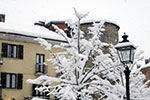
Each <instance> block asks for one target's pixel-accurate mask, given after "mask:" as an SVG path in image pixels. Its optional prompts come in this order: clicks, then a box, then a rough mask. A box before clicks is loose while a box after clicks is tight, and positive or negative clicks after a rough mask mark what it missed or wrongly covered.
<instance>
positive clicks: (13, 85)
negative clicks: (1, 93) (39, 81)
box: [1, 72, 23, 89]
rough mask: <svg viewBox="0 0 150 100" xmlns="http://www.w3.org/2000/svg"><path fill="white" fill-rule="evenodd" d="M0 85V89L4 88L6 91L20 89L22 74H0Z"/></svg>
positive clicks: (21, 86)
mask: <svg viewBox="0 0 150 100" xmlns="http://www.w3.org/2000/svg"><path fill="white" fill-rule="evenodd" d="M8 76H9V79H8ZM8 82H9V83H8ZM1 84H2V88H6V89H22V88H23V74H20V73H18V74H16V73H6V72H1Z"/></svg>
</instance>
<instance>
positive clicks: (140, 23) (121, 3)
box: [0, 0, 150, 58]
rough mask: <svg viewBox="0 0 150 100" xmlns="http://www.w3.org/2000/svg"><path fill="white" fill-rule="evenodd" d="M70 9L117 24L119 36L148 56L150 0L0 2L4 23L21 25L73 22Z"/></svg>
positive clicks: (13, 0)
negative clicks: (59, 21)
mask: <svg viewBox="0 0 150 100" xmlns="http://www.w3.org/2000/svg"><path fill="white" fill-rule="evenodd" d="M73 7H75V8H76V9H77V10H78V11H80V12H83V13H86V12H90V13H89V16H88V17H87V18H86V19H107V20H112V21H113V22H115V23H118V24H119V26H120V31H119V36H120V37H121V36H122V35H123V32H126V34H128V35H129V40H130V41H131V42H132V43H133V44H135V45H137V46H139V48H140V49H141V50H144V51H145V58H149V57H150V45H149V43H150V35H149V34H150V11H149V10H150V0H0V13H2V14H5V15H6V22H11V23H15V24H20V25H24V24H32V25H33V24H34V22H37V21H39V20H43V21H44V20H45V21H46V22H48V21H51V20H66V19H72V20H73V21H76V20H77V19H76V17H75V16H74V14H73V13H74V12H73ZM120 40H121V38H120Z"/></svg>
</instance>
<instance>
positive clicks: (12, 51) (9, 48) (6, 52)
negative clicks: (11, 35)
mask: <svg viewBox="0 0 150 100" xmlns="http://www.w3.org/2000/svg"><path fill="white" fill-rule="evenodd" d="M2 57H8V58H19V59H23V45H14V44H8V43H2Z"/></svg>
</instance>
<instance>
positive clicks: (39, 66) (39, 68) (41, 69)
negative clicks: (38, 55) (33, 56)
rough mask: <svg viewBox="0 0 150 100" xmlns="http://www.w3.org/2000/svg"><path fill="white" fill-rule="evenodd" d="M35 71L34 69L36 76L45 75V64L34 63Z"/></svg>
mask: <svg viewBox="0 0 150 100" xmlns="http://www.w3.org/2000/svg"><path fill="white" fill-rule="evenodd" d="M35 69H36V74H46V73H47V70H48V69H47V65H46V64H40V63H36V65H35Z"/></svg>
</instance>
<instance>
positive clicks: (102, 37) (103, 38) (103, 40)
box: [99, 33, 105, 42]
mask: <svg viewBox="0 0 150 100" xmlns="http://www.w3.org/2000/svg"><path fill="white" fill-rule="evenodd" d="M99 39H100V41H101V42H105V33H102V34H101V35H100V37H99Z"/></svg>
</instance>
